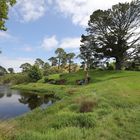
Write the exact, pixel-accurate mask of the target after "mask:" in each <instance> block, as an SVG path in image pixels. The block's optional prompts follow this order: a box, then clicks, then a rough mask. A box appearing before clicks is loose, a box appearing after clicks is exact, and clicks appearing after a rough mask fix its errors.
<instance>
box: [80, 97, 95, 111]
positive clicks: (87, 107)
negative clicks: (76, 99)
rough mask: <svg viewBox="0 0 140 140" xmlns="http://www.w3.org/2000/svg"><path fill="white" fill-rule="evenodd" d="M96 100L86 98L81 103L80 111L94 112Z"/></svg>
mask: <svg viewBox="0 0 140 140" xmlns="http://www.w3.org/2000/svg"><path fill="white" fill-rule="evenodd" d="M96 104H97V103H96V101H93V100H89V99H88V100H84V101H82V102H81V105H80V112H81V113H85V112H92V110H93V108H94V107H95V106H96Z"/></svg>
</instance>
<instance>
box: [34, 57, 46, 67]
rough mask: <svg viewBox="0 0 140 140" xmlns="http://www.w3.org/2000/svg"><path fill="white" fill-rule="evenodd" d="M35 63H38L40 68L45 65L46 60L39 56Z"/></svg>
mask: <svg viewBox="0 0 140 140" xmlns="http://www.w3.org/2000/svg"><path fill="white" fill-rule="evenodd" d="M35 65H37V66H38V67H39V68H43V66H44V61H43V60H41V59H40V58H37V59H36V60H35Z"/></svg>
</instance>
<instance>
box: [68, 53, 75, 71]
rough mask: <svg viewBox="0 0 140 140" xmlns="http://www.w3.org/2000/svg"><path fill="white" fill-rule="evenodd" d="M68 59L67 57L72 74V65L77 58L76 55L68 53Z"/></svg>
mask: <svg viewBox="0 0 140 140" xmlns="http://www.w3.org/2000/svg"><path fill="white" fill-rule="evenodd" d="M66 57H67V62H68V65H69V73H70V72H71V65H72V64H73V61H72V60H73V59H74V57H75V53H68V54H67V55H66Z"/></svg>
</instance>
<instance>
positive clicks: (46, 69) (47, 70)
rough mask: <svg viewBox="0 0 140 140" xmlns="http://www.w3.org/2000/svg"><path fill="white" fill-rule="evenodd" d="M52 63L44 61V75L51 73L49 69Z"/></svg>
mask: <svg viewBox="0 0 140 140" xmlns="http://www.w3.org/2000/svg"><path fill="white" fill-rule="evenodd" d="M50 67H51V66H50V64H49V63H48V62H46V63H44V66H43V75H48V73H49V70H50Z"/></svg>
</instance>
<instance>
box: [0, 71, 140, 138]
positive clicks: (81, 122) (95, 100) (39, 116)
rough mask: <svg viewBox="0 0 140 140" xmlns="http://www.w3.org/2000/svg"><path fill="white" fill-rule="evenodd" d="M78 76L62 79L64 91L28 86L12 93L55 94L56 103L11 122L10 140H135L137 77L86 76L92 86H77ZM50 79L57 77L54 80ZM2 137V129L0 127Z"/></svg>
mask: <svg viewBox="0 0 140 140" xmlns="http://www.w3.org/2000/svg"><path fill="white" fill-rule="evenodd" d="M83 75H84V74H83V72H82V71H80V72H77V73H72V74H63V75H62V76H61V78H62V79H66V80H67V83H66V85H50V84H45V83H30V84H25V85H17V86H15V87H14V88H17V89H24V90H32V91H36V92H42V94H49V93H54V94H55V95H56V96H59V98H61V99H60V100H59V101H58V102H56V103H55V104H53V105H52V106H50V107H49V108H47V109H45V110H42V109H39V108H38V109H36V110H34V111H33V112H31V113H28V114H27V115H24V116H22V117H20V118H17V119H15V120H12V121H10V122H9V124H8V125H14V130H13V129H12V130H11V133H9V134H8V135H7V138H6V139H8V140H9V139H13V136H14V138H15V140H94V139H95V140H139V138H140V117H139V116H140V73H139V72H131V71H117V72H115V71H91V72H90V76H91V79H92V80H91V82H90V84H88V85H83V86H78V85H75V81H76V80H78V79H82V78H83ZM55 77H57V79H58V76H56V75H55ZM0 128H2V129H0V130H2V134H1V135H2V136H4V128H3V127H1V125H0Z"/></svg>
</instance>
